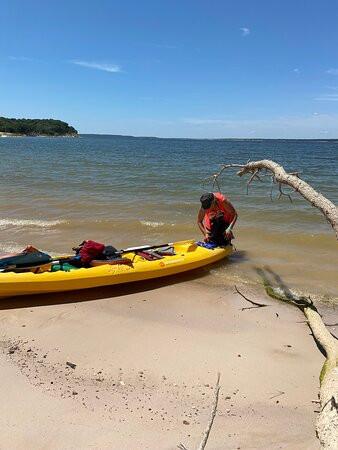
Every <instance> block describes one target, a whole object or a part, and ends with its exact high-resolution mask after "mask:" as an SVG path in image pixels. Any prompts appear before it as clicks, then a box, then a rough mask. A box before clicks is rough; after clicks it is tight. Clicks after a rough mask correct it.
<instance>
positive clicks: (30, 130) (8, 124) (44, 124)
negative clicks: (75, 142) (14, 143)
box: [0, 117, 78, 136]
mask: <svg viewBox="0 0 338 450" xmlns="http://www.w3.org/2000/svg"><path fill="white" fill-rule="evenodd" d="M0 132H3V133H14V134H24V135H27V136H39V135H46V136H65V135H77V134H78V132H77V130H75V128H73V127H71V126H69V125H68V123H66V122H62V120H54V119H7V118H6V117H0Z"/></svg>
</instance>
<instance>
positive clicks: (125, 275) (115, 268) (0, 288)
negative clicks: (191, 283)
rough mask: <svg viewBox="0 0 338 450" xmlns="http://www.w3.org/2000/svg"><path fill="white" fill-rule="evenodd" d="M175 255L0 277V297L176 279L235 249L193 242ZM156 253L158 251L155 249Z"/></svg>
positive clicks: (178, 245) (134, 255)
mask: <svg viewBox="0 0 338 450" xmlns="http://www.w3.org/2000/svg"><path fill="white" fill-rule="evenodd" d="M170 245H171V247H172V248H173V249H174V252H175V254H172V255H167V256H163V257H162V258H161V259H157V260H153V261H149V260H147V259H145V258H144V257H142V256H140V255H139V254H137V252H135V251H130V252H128V249H127V250H126V252H125V253H124V254H123V258H129V259H130V264H126V263H121V264H116V263H115V264H113V265H111V264H109V263H108V262H107V263H101V264H100V265H96V266H94V267H89V268H81V269H78V270H71V271H69V272H64V271H61V270H60V271H57V272H53V271H51V264H49V265H48V264H47V265H45V266H42V267H41V268H40V269H39V270H38V271H37V270H34V271H28V272H21V273H16V272H10V271H8V272H7V271H5V272H2V273H0V297H13V296H17V295H30V294H41V293H47V292H62V291H72V290H77V289H88V288H93V287H99V286H109V285H113V284H121V283H129V282H132V281H141V280H149V279H151V278H159V277H164V276H167V275H174V274H177V273H181V272H185V271H188V270H192V269H196V268H198V267H202V266H205V265H207V264H211V263H213V262H216V261H219V260H221V259H223V258H225V257H226V256H228V255H230V254H231V252H232V245H227V246H226V247H217V248H214V249H209V248H205V247H203V246H200V245H198V244H197V242H195V241H193V240H187V241H180V242H175V243H173V244H170ZM155 250H156V248H155ZM37 272H39V273H37Z"/></svg>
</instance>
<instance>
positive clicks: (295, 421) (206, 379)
mask: <svg viewBox="0 0 338 450" xmlns="http://www.w3.org/2000/svg"><path fill="white" fill-rule="evenodd" d="M198 276H199V274H198V273H195V274H194V273H193V274H190V275H185V276H175V277H172V278H167V279H163V280H156V281H155V282H146V283H145V282H143V283H137V284H134V285H126V286H121V287H109V288H101V289H95V290H90V291H82V292H81V291H78V292H75V293H74V292H72V293H66V294H62V295H60V294H51V295H47V296H36V297H26V298H21V299H18V298H17V299H11V300H1V311H0V326H1V331H0V333H1V334H0V340H1V351H0V361H1V379H0V398H1V404H0V405H1V406H0V435H1V442H0V448H1V449H6V450H7V449H34V450H38V449H44V450H45V449H87V448H88V449H119V450H120V449H156V450H158V449H175V448H177V444H178V443H179V442H183V443H184V444H185V445H186V446H187V447H188V448H189V449H195V448H197V447H198V444H199V443H200V441H201V436H202V433H203V431H204V430H205V428H206V425H207V423H208V420H209V416H210V412H211V409H212V404H213V401H214V385H215V382H216V378H217V372H220V373H221V391H220V398H219V404H218V411H217V415H216V418H215V422H214V425H213V428H212V431H211V434H210V437H209V441H208V444H207V448H208V449H210V450H211V449H214V450H216V449H239V448H240V449H257V448H260V449H297V450H300V449H318V448H319V445H318V441H317V439H316V436H315V431H314V430H315V420H316V415H317V414H316V413H315V410H316V409H317V404H316V403H313V402H312V401H313V400H316V399H317V394H318V385H319V381H318V376H319V372H320V369H321V365H322V363H323V357H322V355H321V354H320V352H319V351H318V350H317V348H316V346H315V343H314V341H313V339H312V337H311V335H310V332H309V329H308V327H307V325H306V324H305V323H304V317H303V316H302V314H301V312H298V310H296V309H295V308H293V307H291V306H287V305H283V304H281V303H278V302H274V301H273V300H270V299H268V298H266V296H265V295H264V293H263V292H262V294H261V296H260V297H259V296H257V294H255V293H253V292H250V291H249V290H248V288H245V287H242V288H241V289H242V292H243V293H245V294H246V295H247V296H248V297H250V298H251V299H255V298H256V300H257V301H260V302H262V301H263V302H265V303H268V304H269V305H270V306H268V307H266V308H258V309H249V310H244V311H242V310H241V308H242V307H248V306H250V305H249V303H247V302H246V301H245V300H244V299H243V298H241V297H240V296H239V295H238V294H235V293H234V289H233V287H230V286H228V287H227V288H224V289H222V290H220V288H215V287H212V286H210V287H209V288H208V287H207V285H206V284H205V283H203V282H202V281H201V279H200V278H198ZM67 362H69V363H72V364H74V365H76V366H73V367H71V366H70V365H68V364H67Z"/></svg>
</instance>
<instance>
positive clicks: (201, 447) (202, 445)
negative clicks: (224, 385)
mask: <svg viewBox="0 0 338 450" xmlns="http://www.w3.org/2000/svg"><path fill="white" fill-rule="evenodd" d="M220 377H221V375H220V374H218V375H217V383H216V386H215V389H214V394H215V399H214V403H213V407H212V411H211V414H210V419H209V422H208V425H207V427H206V429H205V431H204V433H203V437H202V441H201V443H200V445H199V446H198V448H197V450H204V448H205V446H206V445H207V442H208V438H209V434H210V431H211V428H212V425H213V423H214V419H215V416H216V411H217V405H218V396H219V390H220V385H219V380H220ZM177 447H178V448H179V449H180V450H188V449H187V447H186V446H185V445H184V444H182V442H180V443H179V445H178V446H177Z"/></svg>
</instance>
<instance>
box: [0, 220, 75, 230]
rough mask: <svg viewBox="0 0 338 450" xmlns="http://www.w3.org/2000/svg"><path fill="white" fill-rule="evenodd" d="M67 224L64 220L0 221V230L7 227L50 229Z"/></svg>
mask: <svg viewBox="0 0 338 450" xmlns="http://www.w3.org/2000/svg"><path fill="white" fill-rule="evenodd" d="M64 223H67V222H66V221H65V220H34V219H7V218H6V219H0V228H7V227H23V228H25V227H38V228H51V227H55V226H56V225H60V224H64Z"/></svg>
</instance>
